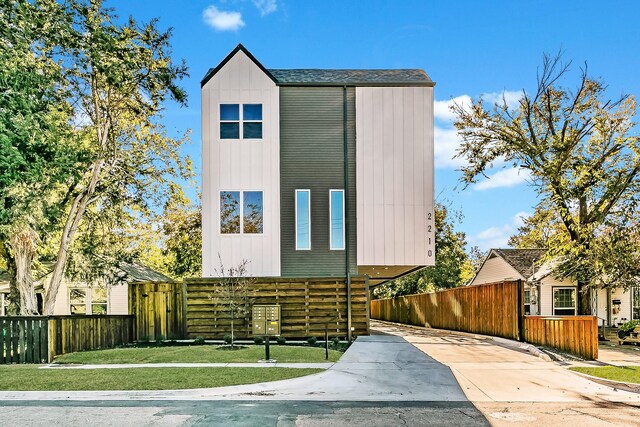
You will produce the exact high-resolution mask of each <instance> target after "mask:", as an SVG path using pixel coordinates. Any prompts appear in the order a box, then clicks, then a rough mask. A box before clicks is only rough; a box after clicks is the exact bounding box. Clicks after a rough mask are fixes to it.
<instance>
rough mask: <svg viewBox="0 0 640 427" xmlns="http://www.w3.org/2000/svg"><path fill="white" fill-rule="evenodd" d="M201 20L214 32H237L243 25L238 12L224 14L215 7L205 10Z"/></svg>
mask: <svg viewBox="0 0 640 427" xmlns="http://www.w3.org/2000/svg"><path fill="white" fill-rule="evenodd" d="M202 19H203V20H204V22H205V23H206V24H207V25H209V26H210V27H211V28H213V29H214V30H216V31H238V30H239V29H240V28H242V27H244V25H245V24H244V21H243V20H242V14H241V13H240V12H224V11H221V10H219V9H218V8H217V7H215V6H209V7H208V8H206V9H205V10H204V11H203V12H202Z"/></svg>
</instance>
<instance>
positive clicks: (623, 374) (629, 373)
mask: <svg viewBox="0 0 640 427" xmlns="http://www.w3.org/2000/svg"><path fill="white" fill-rule="evenodd" d="M570 369H571V370H572V371H576V372H581V373H583V374H587V375H593V376H594V377H600V378H605V379H608V380H613V381H621V382H626V383H637V384H640V366H602V367H597V368H590V367H589V368H583V367H577V368H570Z"/></svg>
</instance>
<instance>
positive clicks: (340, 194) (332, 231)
mask: <svg viewBox="0 0 640 427" xmlns="http://www.w3.org/2000/svg"><path fill="white" fill-rule="evenodd" d="M344 237H345V236H344V190H330V191H329V241H330V242H331V243H330V245H331V246H330V248H331V250H343V249H344V240H345V238H344Z"/></svg>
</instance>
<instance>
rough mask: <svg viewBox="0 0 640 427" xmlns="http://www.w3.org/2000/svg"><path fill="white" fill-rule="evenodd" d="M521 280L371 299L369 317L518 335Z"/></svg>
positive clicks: (494, 333)
mask: <svg viewBox="0 0 640 427" xmlns="http://www.w3.org/2000/svg"><path fill="white" fill-rule="evenodd" d="M521 288H522V283H521V282H519V281H511V282H500V283H491V284H486V285H479V286H467V287H460V288H454V289H447V290H444V291H438V292H433V293H428V294H419V295H408V296H404V297H398V298H394V299H381V300H373V301H371V318H372V319H378V320H386V321H389V322H397V323H404V324H409V325H418V326H428V327H433V328H440V329H449V330H453V331H463V332H473V333H478V334H485V335H494V336H499V337H504V338H510V339H515V340H517V339H520V333H519V330H520V328H521V323H519V322H521V319H522V307H523V302H522V292H521Z"/></svg>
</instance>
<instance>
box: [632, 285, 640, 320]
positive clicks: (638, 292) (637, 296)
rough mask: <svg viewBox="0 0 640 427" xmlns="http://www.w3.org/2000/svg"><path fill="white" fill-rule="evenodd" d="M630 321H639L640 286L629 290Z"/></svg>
mask: <svg viewBox="0 0 640 427" xmlns="http://www.w3.org/2000/svg"><path fill="white" fill-rule="evenodd" d="M631 319H632V320H640V286H634V287H632V288H631Z"/></svg>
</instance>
